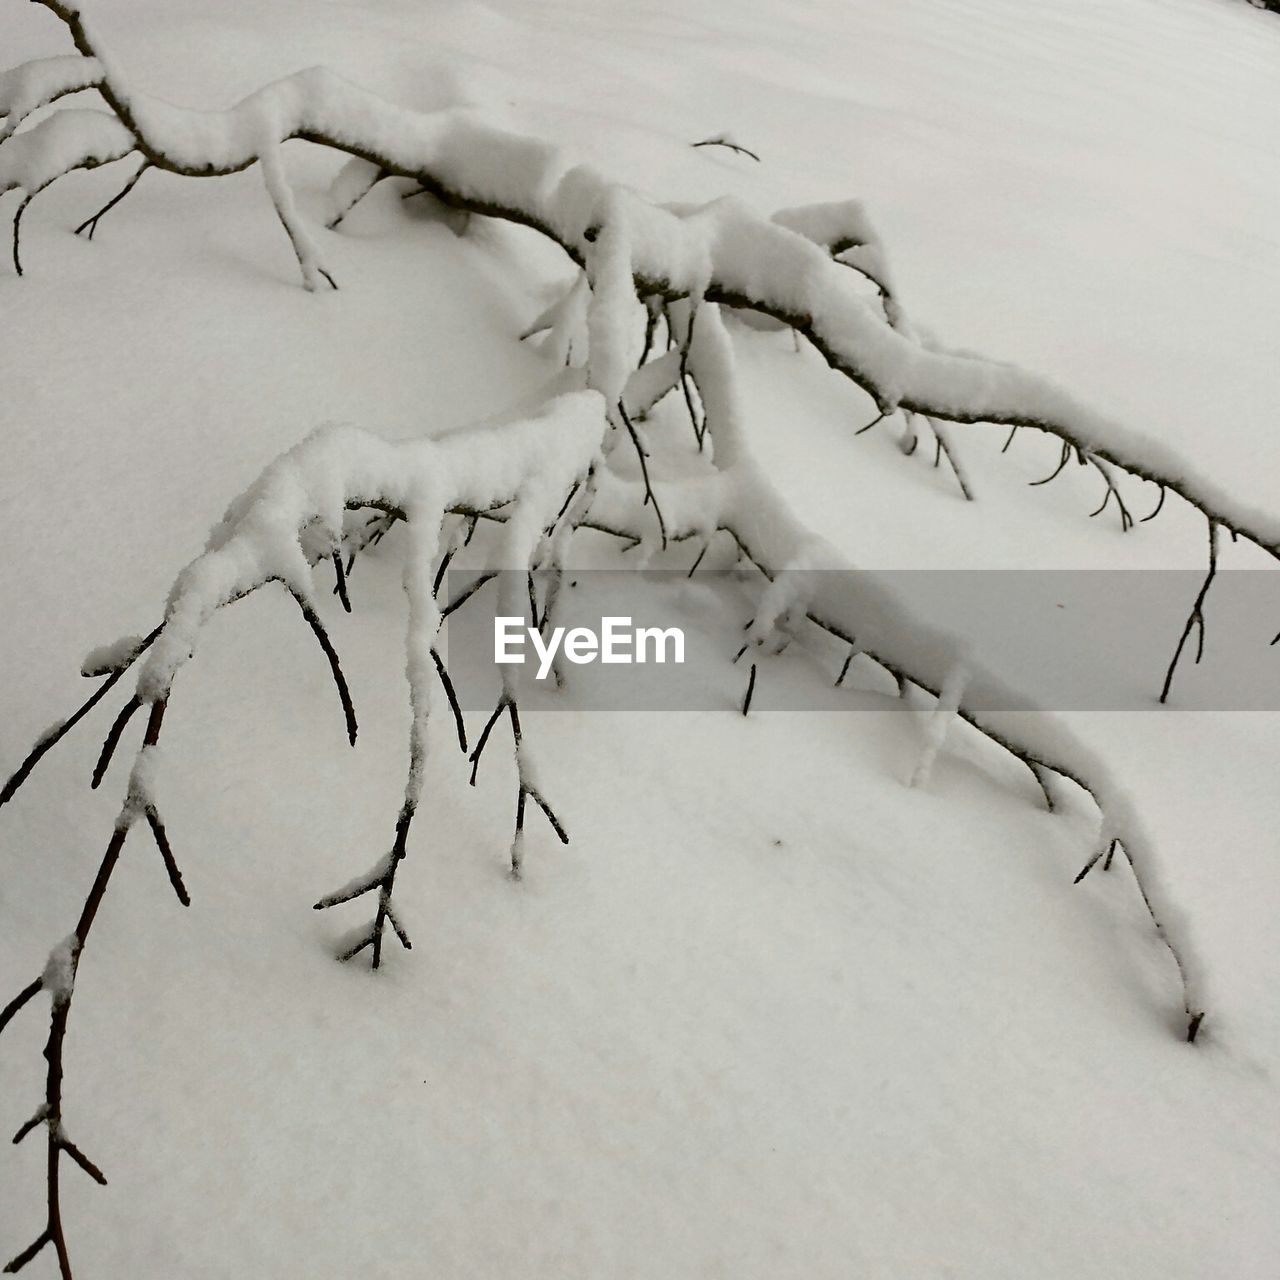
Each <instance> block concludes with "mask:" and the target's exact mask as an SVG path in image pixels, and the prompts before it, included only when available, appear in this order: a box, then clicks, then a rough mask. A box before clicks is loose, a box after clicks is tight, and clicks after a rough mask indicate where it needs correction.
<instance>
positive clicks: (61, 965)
mask: <svg viewBox="0 0 1280 1280" xmlns="http://www.w3.org/2000/svg"><path fill="white" fill-rule="evenodd" d="M79 956H80V939H79V938H78V937H77V936H76V935H75V934H74V933H69V934H68V935H67V936H66V937H65V938H63V940H62V941H61V942H60V943H58V945H57V946H56V947H54V949H53V950H52V951H50V952H49V959H48V960H47V961H46V962H45V966H44V973H43V974H42V975H41V979H40V982H41V985H42V986H43V987H44V989H45V990H46V991H47V992H48V993H49V997H50V999H51V1000H52V1001H53V1003H54V1007H55V1008H56V1007H57V1006H58V1005H62V1004H66V1003H67V1001H68V1000H70V999H71V993H72V991H73V989H74V988H75V984H76V962H77V961H78V959H79Z"/></svg>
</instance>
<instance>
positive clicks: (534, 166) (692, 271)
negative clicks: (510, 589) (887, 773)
mask: <svg viewBox="0 0 1280 1280" xmlns="http://www.w3.org/2000/svg"><path fill="white" fill-rule="evenodd" d="M37 3H39V4H42V5H43V6H44V7H45V8H47V9H49V10H50V11H51V12H52V13H54V14H55V15H56V16H57V17H58V18H60V19H61V20H62V21H63V22H64V23H65V24H66V26H67V27H68V29H69V31H70V34H71V37H72V40H73V42H74V44H75V47H76V49H77V50H78V51H79V53H80V54H81V55H82V60H83V61H84V62H85V63H86V65H84V66H73V65H72V63H71V62H68V61H67V60H64V59H54V60H52V61H53V63H55V64H56V65H55V66H54V67H53V68H51V69H48V70H46V71H45V72H43V73H40V74H37V73H36V72H34V71H27V70H25V69H24V68H18V69H16V70H15V71H13V72H9V73H6V74H7V76H8V77H11V78H12V82H13V83H14V84H15V85H21V84H23V83H25V82H26V81H30V82H32V83H33V84H37V83H38V82H40V81H41V80H42V79H43V83H38V87H37V88H31V89H29V90H27V91H26V97H25V98H24V97H22V91H21V90H20V89H15V90H14V92H13V97H14V100H18V99H21V101H22V102H24V103H25V102H28V101H32V100H33V99H32V95H33V94H34V95H37V96H41V97H46V98H47V95H48V94H49V93H64V92H71V91H73V90H72V87H71V86H75V87H90V86H91V87H94V88H96V89H97V90H98V92H99V93H100V94H101V96H102V98H103V100H104V102H105V104H106V106H107V108H108V112H106V113H104V112H101V111H88V110H84V109H75V110H70V109H62V110H59V111H56V112H55V113H54V114H53V115H51V116H49V117H48V118H47V119H45V120H43V121H41V122H40V123H39V124H38V125H37V126H36V127H35V128H34V129H31V130H29V131H27V132H26V133H23V134H19V135H17V136H15V137H13V138H11V139H9V141H8V142H6V143H5V144H4V145H3V147H0V192H3V191H6V190H10V189H14V188H20V189H22V190H23V191H24V192H26V197H25V200H24V205H23V207H24V208H25V205H26V203H28V202H29V201H30V199H31V198H32V197H33V196H34V194H35V192H37V191H39V190H42V189H43V188H44V187H45V186H47V185H49V183H50V182H52V181H54V180H56V178H57V177H59V176H61V175H62V174H63V173H66V172H70V171H71V170H72V169H75V168H82V167H89V166H93V165H98V164H102V163H106V162H107V161H108V160H112V159H119V158H121V157H122V156H124V155H126V154H128V153H129V152H130V151H137V152H138V153H140V154H141V156H142V157H143V158H144V159H145V160H146V161H147V162H148V164H149V165H150V166H153V167H155V168H158V169H162V170H165V171H167V172H170V173H174V174H179V175H183V176H188V177H215V176H219V175H225V174H230V173H236V172H239V171H241V170H243V169H246V168H249V167H250V166H252V165H254V164H256V163H260V162H264V163H265V165H266V166H267V167H268V168H269V169H270V168H273V167H274V164H275V160H274V157H275V156H276V154H277V153H278V148H279V146H280V145H281V144H282V143H284V142H285V141H287V140H289V139H295V138H297V139H303V140H306V141H309V142H312V143H316V144H318V145H321V146H325V147H329V148H332V149H334V150H338V151H342V152H346V153H347V154H349V155H350V156H352V157H353V158H354V160H355V161H356V162H358V163H357V164H356V165H355V167H354V168H349V169H348V170H347V171H344V173H343V174H342V175H341V176H340V178H339V180H338V184H337V188H336V189H335V193H334V197H333V201H334V205H333V207H334V216H335V217H338V216H340V215H341V214H342V213H344V212H345V211H346V210H347V209H349V208H350V207H351V204H352V203H353V202H354V201H355V200H357V199H359V198H360V196H361V195H363V194H364V192H366V191H367V190H369V189H370V188H371V187H372V185H373V184H374V182H376V181H377V180H379V179H380V178H383V177H393V176H399V177H408V178H412V179H413V180H414V181H415V182H416V183H417V184H418V185H419V187H420V188H421V189H423V190H424V191H427V192H429V193H430V194H432V195H434V196H435V197H436V198H437V199H439V200H440V201H442V202H443V203H444V204H446V205H449V206H452V207H454V208H457V209H460V210H465V211H467V212H471V213H478V214H483V215H485V216H488V217H494V218H499V219H502V220H505V221H508V222H513V223H517V224H519V225H522V226H527V227H532V228H533V229H535V230H537V231H539V232H540V233H542V234H543V235H545V236H547V237H549V238H550V239H552V240H553V241H555V242H556V243H557V244H559V245H560V247H561V248H562V249H563V250H564V251H565V253H566V254H568V256H569V257H570V258H571V259H572V260H573V261H574V262H576V263H578V264H579V265H581V266H587V265H588V261H589V259H590V260H593V261H594V262H596V263H600V262H601V261H602V259H601V256H600V255H598V254H593V252H592V249H593V245H594V244H595V242H596V241H597V239H598V238H600V237H602V236H603V237H605V238H606V239H615V238H616V237H617V236H618V235H620V234H622V231H621V229H622V228H623V227H625V235H626V242H627V249H626V258H627V262H626V265H627V267H628V268H629V270H630V274H631V277H632V281H633V286H634V292H635V293H636V294H637V295H639V296H640V297H642V298H653V297H657V298H661V299H665V300H668V301H674V300H683V299H688V300H690V301H691V302H692V303H693V304H694V305H695V306H696V304H697V303H698V302H700V301H702V300H705V301H708V302H718V303H722V304H725V305H728V306H731V307H737V308H743V309H747V310H751V311H755V312H759V313H761V314H763V315H766V316H770V317H772V318H773V319H774V320H776V321H779V322H780V323H782V324H784V325H787V326H789V327H790V328H792V329H794V330H795V331H796V332H797V333H798V334H801V335H803V336H804V337H805V338H807V339H808V340H809V341H810V342H811V343H812V344H813V346H814V347H815V348H816V349H817V350H818V351H819V352H820V353H821V354H822V356H823V358H824V359H825V360H826V361H827V363H828V364H829V365H830V366H831V367H832V368H833V369H835V370H836V371H837V372H839V373H841V374H843V375H844V376H845V377H847V378H849V379H850V380H852V381H853V382H854V383H856V384H857V385H858V386H859V387H861V388H862V389H863V390H864V391H865V392H866V393H867V394H868V395H869V396H870V397H871V398H872V400H873V401H874V402H875V405H876V407H877V409H878V411H879V412H881V413H885V414H889V413H895V412H904V413H915V414H919V415H921V416H923V417H925V418H932V419H936V420H939V421H944V422H954V423H983V422H985V423H993V424H1002V425H1005V426H1009V427H1031V428H1036V429H1038V430H1040V431H1043V432H1045V433H1046V434H1049V435H1052V436H1055V437H1056V438H1058V439H1059V440H1061V441H1062V442H1063V443H1064V445H1067V446H1069V447H1071V448H1073V449H1075V450H1078V451H1079V452H1080V453H1081V454H1082V455H1083V456H1085V457H1088V458H1089V459H1091V460H1096V461H1097V462H1099V463H1103V464H1110V465H1112V466H1114V467H1117V468H1119V469H1121V470H1122V471H1126V472H1128V473H1130V474H1131V475H1134V476H1138V477H1140V478H1142V479H1144V480H1148V481H1150V482H1152V483H1153V484H1157V485H1160V486H1162V487H1163V488H1164V489H1165V490H1167V491H1169V492H1172V493H1175V494H1177V495H1178V496H1179V497H1181V498H1183V499H1184V500H1185V501H1186V502H1188V503H1189V504H1190V505H1191V506H1193V507H1195V508H1196V509H1197V510H1199V511H1201V512H1203V513H1204V515H1205V516H1206V518H1208V519H1210V520H1212V521H1213V522H1214V523H1216V524H1218V525H1220V526H1222V528H1224V529H1225V530H1226V531H1227V532H1229V533H1233V534H1235V535H1236V536H1237V537H1243V538H1246V539H1248V540H1249V541H1252V542H1254V543H1256V544H1257V545H1258V546H1260V547H1262V548H1263V549H1264V550H1265V551H1267V552H1268V553H1270V554H1271V555H1273V556H1277V557H1280V520H1277V518H1276V517H1275V516H1274V515H1272V514H1271V513H1269V512H1266V511H1262V510H1259V509H1257V508H1254V507H1252V506H1250V505H1248V504H1245V503H1241V502H1239V501H1238V500H1236V499H1235V498H1233V497H1232V495H1231V494H1229V493H1227V492H1225V491H1224V490H1223V489H1221V488H1220V487H1219V486H1218V485H1216V484H1214V483H1213V482H1212V481H1211V480H1210V479H1209V478H1208V477H1206V476H1204V475H1201V474H1199V473H1198V472H1197V470H1196V468H1195V467H1194V466H1192V465H1191V464H1190V463H1189V462H1188V461H1187V460H1186V459H1184V458H1182V457H1180V456H1179V455H1178V453H1177V452H1176V451H1175V450H1173V449H1171V448H1170V447H1169V446H1168V445H1166V444H1165V443H1164V442H1163V441H1160V440H1158V439H1155V438H1154V437H1152V436H1150V435H1147V434H1145V433H1143V432H1140V431H1137V430H1135V429H1134V428H1132V427H1129V426H1127V425H1125V424H1124V423H1122V422H1120V421H1118V420H1116V419H1114V418H1112V417H1110V416H1108V415H1106V414H1104V413H1101V412H1099V411H1097V410H1095V409H1093V408H1091V407H1089V406H1088V405H1086V404H1085V403H1084V402H1082V401H1080V400H1079V399H1077V398H1076V397H1075V396H1074V395H1073V394H1071V393H1070V392H1068V391H1066V390H1065V389H1063V388H1061V387H1059V386H1057V385H1055V384H1054V383H1052V382H1050V381H1049V380H1047V379H1045V378H1042V377H1040V376H1038V375H1036V374H1033V373H1031V372H1029V371H1027V370H1023V369H1020V368H1018V367H1016V366H1014V365H1011V364H1006V363H1002V362H1000V361H996V360H988V359H983V358H979V357H977V356H974V355H969V354H951V353H948V352H945V351H940V350H936V349H933V348H932V347H931V346H930V345H929V344H927V343H925V342H922V341H921V340H920V339H919V337H918V336H917V335H916V333H915V332H914V330H913V329H912V328H911V326H909V325H905V324H904V323H903V321H904V317H903V316H902V313H901V308H900V304H899V303H898V300H897V296H896V294H895V293H894V290H893V288H892V281H891V279H890V276H889V273H888V269H887V261H886V257H885V254H884V252H883V246H882V245H881V243H880V241H879V238H878V237H877V236H876V235H875V233H874V229H873V228H872V227H871V225H870V222H869V220H868V219H867V217H866V214H865V211H864V210H863V209H862V208H861V206H859V205H857V204H856V202H841V203H836V204H829V205H819V206H814V207H813V208H811V209H808V210H805V209H798V210H797V209H791V210H786V211H784V212H783V213H781V214H779V215H778V216H777V217H776V218H774V219H772V220H770V219H765V218H761V217H759V216H758V215H757V214H755V213H754V212H753V211H751V210H750V209H748V208H747V207H746V206H745V205H743V204H741V203H740V202H738V201H735V200H729V199H725V200H718V201H714V202H712V203H711V204H708V205H703V206H696V207H688V206H680V207H677V206H663V205H658V204H655V203H653V202H651V201H649V200H647V199H645V198H644V197H643V196H641V195H639V194H638V193H636V192H634V191H632V190H630V189H629V188H626V187H623V186H621V185H620V184H618V183H615V182H612V181H610V180H609V179H607V178H605V177H604V176H603V175H601V174H599V173H597V172H595V171H594V170H592V169H590V168H588V167H585V166H581V165H575V164H574V163H573V162H572V160H571V159H570V158H569V157H568V156H567V155H566V154H565V152H563V151H562V150H561V149H560V148H557V147H554V146H551V145H549V144H548V143H545V142H542V141H539V140H536V139H532V138H525V137H521V136H519V135H518V134H514V133H510V132H508V131H506V130H502V129H499V128H496V127H494V126H492V125H488V124H485V123H483V122H482V121H480V120H478V119H476V117H475V116H474V114H472V113H471V112H468V111H466V110H461V109H455V110H448V111H441V112H436V113H431V114H421V113H416V112H413V111H408V110H406V109H404V108H402V107H398V106H396V105H395V104H393V103H390V102H387V101H386V100H384V99H382V98H380V97H378V96H377V95H376V94H373V93H370V92H368V91H367V90H364V89H362V88H359V87H358V86H356V85H354V84H351V83H350V82H348V81H346V80H344V79H343V78H342V77H340V76H338V75H336V74H334V73H333V72H331V71H328V70H326V69H324V68H312V69H309V70H306V71H300V72H298V73H296V74H295V75H292V76H289V77H286V78H285V79H283V80H279V81H277V82H275V83H274V84H270V85H267V86H266V87H265V88H263V89H260V90H258V91H257V92H255V93H253V94H251V95H249V96H248V97H247V98H245V99H243V100H242V101H241V102H239V103H237V104H236V105H235V106H233V107H231V108H229V109H228V110H225V111H192V110H186V109H183V108H180V107H176V106H173V105H171V104H169V103H167V102H163V101H161V100H160V99H158V98H154V97H152V96H150V95H148V94H146V93H143V92H141V91H139V90H137V89H135V88H134V87H133V86H132V85H131V84H130V83H129V82H128V80H127V79H126V77H125V76H124V74H123V73H122V71H121V70H120V68H119V66H118V65H117V64H116V62H115V60H114V59H113V58H112V57H111V56H110V54H109V53H108V52H107V51H106V50H104V48H103V46H102V43H101V42H100V41H99V40H98V39H97V38H96V37H95V36H94V34H93V31H92V28H91V26H90V25H89V24H88V23H87V21H86V20H85V18H84V16H83V15H82V14H81V12H80V11H79V10H78V9H76V8H75V7H73V6H71V5H67V4H64V3H62V2H61V0H37ZM49 61H50V60H45V62H44V63H41V64H27V65H28V66H33V65H42V66H43V65H46V64H47V62H49ZM24 77H25V79H24ZM55 122H57V123H56V124H55ZM280 181H281V176H280V175H279V174H278V173H275V174H274V178H271V177H269V181H268V185H269V187H270V188H271V189H272V199H273V202H274V203H275V205H276V208H277V210H278V211H280V216H281V218H282V221H285V225H286V228H287V229H289V230H290V238H291V240H293V241H294V244H295V249H296V251H297V253H298V257H299V262H300V264H301V265H302V270H303V275H304V279H305V280H306V282H307V283H308V285H309V287H314V286H315V284H316V282H317V280H318V279H320V278H322V277H323V266H322V263H321V262H320V260H319V257H318V255H317V254H314V253H312V252H311V250H310V248H309V247H308V246H307V245H306V244H304V245H303V247H302V248H298V243H299V242H298V239H297V226H298V222H299V221H300V219H299V218H298V217H297V215H295V214H294V213H293V211H292V208H291V205H290V204H289V203H288V202H287V201H286V202H285V204H284V205H283V206H282V204H281V200H280V195H281V191H280V186H279V184H280ZM291 224H292V225H291ZM616 257H617V255H616V254H612V255H610V258H609V261H610V262H614V261H616ZM850 267H853V268H854V269H855V271H850V270H849V268H850ZM855 272H857V273H860V274H863V275H866V276H867V277H869V278H870V279H872V280H873V281H874V282H875V284H876V287H877V291H878V293H879V295H880V299H882V300H883V304H884V305H883V306H882V305H881V302H880V300H877V301H872V300H870V299H868V298H867V297H865V296H864V295H863V294H862V293H861V292H860V291H859V290H857V289H856V288H855V287H854V284H853V278H854V275H855ZM589 275H591V276H592V278H593V279H592V283H593V285H594V284H595V280H594V277H595V275H596V271H595V270H594V269H591V268H589ZM939 443H940V445H941V447H942V448H943V449H946V447H947V445H946V443H945V442H944V441H943V438H942V437H939ZM1104 476H1105V472H1104ZM1111 492H1113V489H1112V487H1110V485H1109V487H1108V495H1110V494H1111Z"/></svg>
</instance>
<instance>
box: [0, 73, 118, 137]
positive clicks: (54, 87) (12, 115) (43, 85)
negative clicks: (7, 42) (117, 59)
mask: <svg viewBox="0 0 1280 1280" xmlns="http://www.w3.org/2000/svg"><path fill="white" fill-rule="evenodd" d="M101 78H102V64H101V63H100V62H99V61H98V60H97V58H82V57H81V56H80V55H79V54H74V53H72V54H60V55H58V56H57V57H53V58H36V59H34V60H33V61H31V62H25V63H23V64H21V65H20V66H17V67H11V68H10V69H9V70H7V71H0V116H5V117H7V119H5V121H4V124H3V125H0V140H2V139H5V138H7V137H9V136H10V134H12V133H13V132H14V131H15V130H16V129H17V128H18V126H19V125H20V124H21V123H22V122H23V121H24V120H25V119H26V118H27V117H28V116H29V115H30V114H31V113H32V112H33V111H35V110H36V109H37V108H39V107H43V106H47V105H48V104H49V103H51V102H56V101H57V100H58V99H59V98H61V97H64V96H65V95H66V94H68V93H76V92H77V91H79V90H81V89H87V88H89V87H90V86H92V85H95V84H97V83H98V82H99V81H100V80H101Z"/></svg>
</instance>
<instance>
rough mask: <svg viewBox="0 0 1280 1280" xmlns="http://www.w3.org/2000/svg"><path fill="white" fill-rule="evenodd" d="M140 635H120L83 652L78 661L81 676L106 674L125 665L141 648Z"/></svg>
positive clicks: (141, 639)
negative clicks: (81, 658)
mask: <svg viewBox="0 0 1280 1280" xmlns="http://www.w3.org/2000/svg"><path fill="white" fill-rule="evenodd" d="M142 642H143V637H142V636H132V635H131V636H121V637H120V639H119V640H114V641H112V642H111V643H110V644H103V645H98V646H97V648H94V649H90V650H89V652H88V653H86V654H85V656H84V659H83V661H82V662H81V663H80V674H81V675H82V676H106V675H110V674H111V673H112V672H113V671H119V670H120V668H121V667H127V666H128V665H129V664H130V663H131V662H132V661H133V660H134V658H135V657H136V656H137V654H138V650H139V649H141V648H142Z"/></svg>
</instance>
